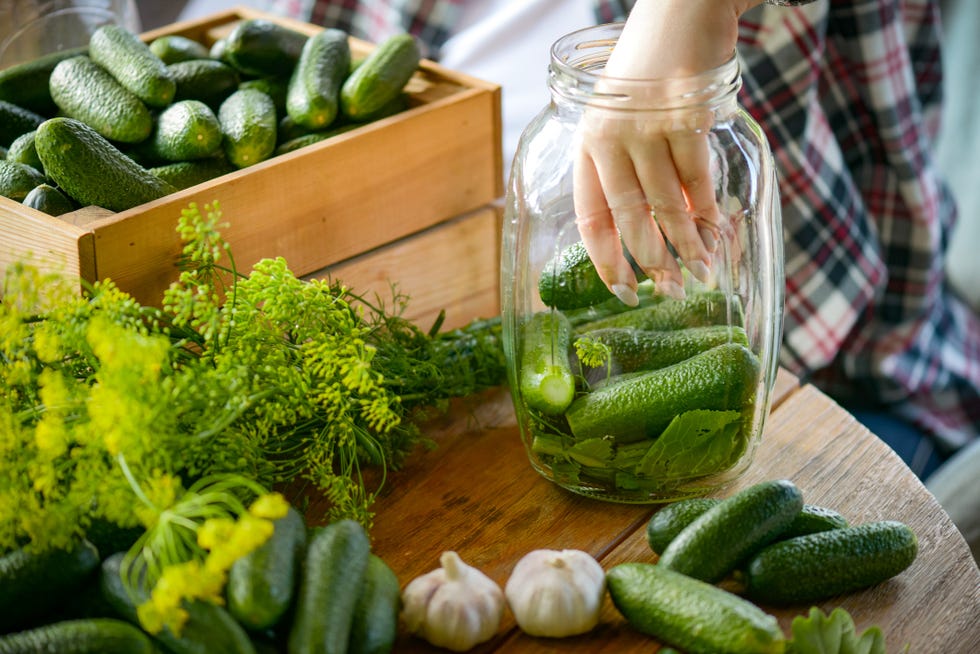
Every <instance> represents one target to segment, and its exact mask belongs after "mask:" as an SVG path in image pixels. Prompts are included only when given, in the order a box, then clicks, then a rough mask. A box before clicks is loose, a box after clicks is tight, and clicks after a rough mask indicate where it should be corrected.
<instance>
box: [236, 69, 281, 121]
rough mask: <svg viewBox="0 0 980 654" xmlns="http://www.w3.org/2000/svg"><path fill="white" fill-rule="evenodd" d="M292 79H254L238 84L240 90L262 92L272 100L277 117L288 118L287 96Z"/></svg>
mask: <svg viewBox="0 0 980 654" xmlns="http://www.w3.org/2000/svg"><path fill="white" fill-rule="evenodd" d="M289 80H290V77H256V78H254V79H246V80H242V81H241V82H239V83H238V90H239V91H241V90H243V89H255V90H256V91H262V92H263V93H265V94H266V95H267V96H269V97H270V98H272V104H274V105H275V107H276V116H280V117H282V118H288V117H289V114H287V113H286V95H287V94H288V93H289Z"/></svg>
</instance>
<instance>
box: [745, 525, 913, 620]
mask: <svg viewBox="0 0 980 654" xmlns="http://www.w3.org/2000/svg"><path fill="white" fill-rule="evenodd" d="M917 553H918V541H917V539H916V537H915V534H914V533H913V532H912V530H911V529H910V528H909V527H908V525H906V524H904V523H901V522H898V521H895V520H883V521H880V522H871V523H866V524H862V525H856V526H852V527H844V528H841V529H832V530H829V531H822V532H818V533H815V534H809V535H806V536H799V537H797V538H791V539H789V540H784V541H780V542H778V543H773V544H772V545H769V546H768V547H766V548H763V549H762V550H760V551H759V552H758V553H757V554H756V555H755V556H754V557H752V559H751V560H750V561H749V563H748V565H747V566H746V569H745V583H746V589H747V590H746V592H747V594H748V596H749V597H751V598H753V599H754V600H755V601H758V602H764V603H768V604H806V603H809V602H816V601H821V600H825V599H829V598H831V597H834V596H836V595H841V594H844V593H850V592H853V591H857V590H861V589H864V588H869V587H871V586H874V585H876V584H879V583H881V582H883V581H886V580H888V579H890V578H892V577H894V576H895V575H897V574H899V573H900V572H902V571H903V570H905V569H906V568H908V567H909V566H910V565H911V564H912V562H913V561H914V560H915V557H916V554H917Z"/></svg>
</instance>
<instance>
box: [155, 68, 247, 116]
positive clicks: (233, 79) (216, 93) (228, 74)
mask: <svg viewBox="0 0 980 654" xmlns="http://www.w3.org/2000/svg"><path fill="white" fill-rule="evenodd" d="M167 68H169V69H170V74H171V75H172V76H173V78H174V83H175V84H176V85H177V90H176V91H175V92H174V102H180V101H181V100H200V101H201V102H203V103H204V104H206V105H208V106H209V107H211V108H212V109H217V108H218V107H220V106H221V103H222V102H223V101H224V100H225V98H227V97H228V96H229V95H231V94H232V93H234V92H235V91H236V90H237V89H238V85H239V83H240V82H241V78H240V76H239V74H238V71H237V70H235V69H234V68H232V67H231V66H229V65H228V64H226V63H224V62H221V61H217V60H215V59H188V60H186V61H178V62H175V63H172V64H170V65H169V66H168V67H167Z"/></svg>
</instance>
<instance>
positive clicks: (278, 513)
mask: <svg viewBox="0 0 980 654" xmlns="http://www.w3.org/2000/svg"><path fill="white" fill-rule="evenodd" d="M248 512H249V513H251V514H252V515H254V516H255V517H256V518H266V519H268V520H278V519H279V518H282V517H285V515H286V513H288V512H289V502H287V501H286V498H285V497H283V496H282V494H281V493H266V494H264V495H262V496H260V497H259V498H258V499H257V500H255V501H254V502H252V505H251V506H250V507H248Z"/></svg>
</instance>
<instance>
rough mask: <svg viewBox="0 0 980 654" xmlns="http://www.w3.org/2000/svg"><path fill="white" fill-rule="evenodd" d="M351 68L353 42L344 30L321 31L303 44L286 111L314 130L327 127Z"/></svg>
mask: <svg viewBox="0 0 980 654" xmlns="http://www.w3.org/2000/svg"><path fill="white" fill-rule="evenodd" d="M349 70H350V45H349V43H348V41H347V33H346V32H344V31H343V30H338V29H332V28H327V29H324V30H322V31H320V32H317V33H316V34H314V35H313V36H311V37H310V38H309V40H307V42H306V45H304V46H303V51H302V53H301V54H300V57H299V61H298V62H297V63H296V68H295V69H294V70H293V74H292V76H291V77H290V79H289V88H288V91H287V93H286V112H287V113H288V114H289V117H290V118H292V119H293V120H294V121H296V122H297V123H298V124H300V125H302V126H303V127H306V128H307V129H311V130H319V129H325V128H327V127H329V126H330V124H331V123H333V121H334V118H336V117H337V112H338V110H339V106H340V87H341V85H342V84H343V82H344V80H345V79H346V78H347V73H348V71H349Z"/></svg>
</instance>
